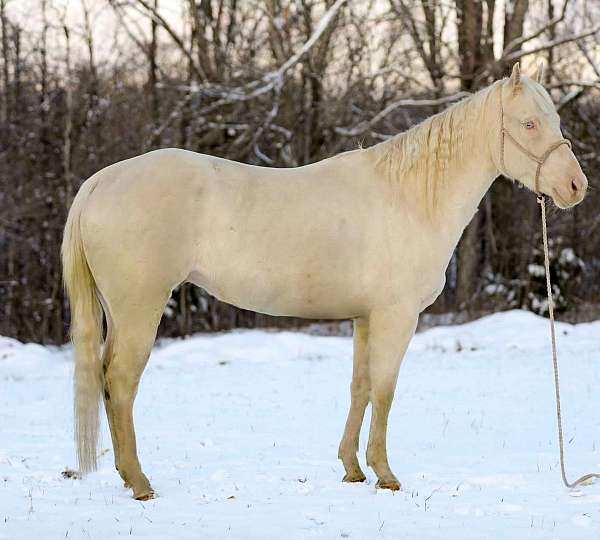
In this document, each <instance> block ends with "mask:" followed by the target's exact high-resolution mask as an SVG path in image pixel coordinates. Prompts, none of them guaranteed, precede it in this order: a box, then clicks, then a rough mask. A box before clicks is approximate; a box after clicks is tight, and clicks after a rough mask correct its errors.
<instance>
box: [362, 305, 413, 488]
mask: <svg viewBox="0 0 600 540" xmlns="http://www.w3.org/2000/svg"><path fill="white" fill-rule="evenodd" d="M417 319H418V312H417V310H410V309H407V308H405V307H399V306H390V307H386V308H380V309H376V310H374V311H373V312H372V313H371V315H370V317H369V378H370V381H371V396H370V398H371V406H372V412H371V428H370V431H369V444H368V446H367V465H369V467H371V468H372V469H373V470H374V471H375V474H376V475H377V487H379V488H384V489H392V490H398V489H400V482H398V479H397V478H396V477H395V476H394V473H392V471H391V469H390V466H389V464H388V459H387V449H386V437H387V421H388V415H389V412H390V407H391V405H392V400H393V399H394V389H395V387H396V381H397V379H398V370H399V368H400V363H401V362H402V358H403V357H404V353H405V352H406V348H407V347H408V342H409V341H410V339H411V338H412V336H413V335H414V333H415V329H416V326H417Z"/></svg>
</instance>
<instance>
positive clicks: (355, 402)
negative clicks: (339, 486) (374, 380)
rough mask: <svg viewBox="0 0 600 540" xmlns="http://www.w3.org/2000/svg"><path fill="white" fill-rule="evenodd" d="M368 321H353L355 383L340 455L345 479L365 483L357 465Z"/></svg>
mask: <svg viewBox="0 0 600 540" xmlns="http://www.w3.org/2000/svg"><path fill="white" fill-rule="evenodd" d="M368 338H369V323H368V321H367V320H366V319H356V320H355V321H354V360H353V368H352V384H351V385H350V394H351V397H350V399H351V401H350V411H349V412H348V419H347V420H346V428H345V429H344V435H343V436H342V441H341V442H340V448H339V452H338V457H339V458H340V459H341V460H342V463H343V464H344V469H345V470H346V475H345V476H344V478H343V480H344V482H362V481H363V480H364V479H365V475H364V473H363V472H362V469H361V468H360V465H359V464H358V458H357V457H356V453H357V452H358V440H359V436H360V428H361V426H362V423H363V418H364V416H365V409H366V407H367V403H368V402H369V389H370V382H369V366H368Z"/></svg>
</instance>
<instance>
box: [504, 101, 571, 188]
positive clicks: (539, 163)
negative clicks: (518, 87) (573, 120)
mask: <svg viewBox="0 0 600 540" xmlns="http://www.w3.org/2000/svg"><path fill="white" fill-rule="evenodd" d="M506 137H508V138H509V140H510V141H511V142H512V143H513V144H514V145H515V146H516V147H517V149H518V150H520V151H521V153H523V154H525V155H526V156H527V157H528V158H529V159H531V160H532V161H535V162H536V163H537V168H536V170H535V182H534V188H535V192H536V194H537V195H538V198H539V197H540V195H541V193H540V172H541V170H542V165H543V164H544V163H545V162H546V160H547V159H548V158H549V157H550V154H552V152H554V150H556V149H557V148H559V147H561V146H562V145H563V144H566V145H567V146H568V147H569V148H571V141H569V139H565V138H562V139H560V140H558V141H556V142H555V143H552V144H551V145H550V146H549V147H548V149H547V150H546V151H545V152H544V153H543V154H542V155H541V156H536V155H535V154H533V153H532V152H530V151H529V150H528V149H527V148H525V147H524V146H523V145H522V144H521V143H520V142H519V141H517V139H516V138H515V137H514V136H513V135H512V134H511V132H510V131H508V129H506V128H505V127H504V103H503V102H502V90H501V91H500V167H501V169H502V170H501V171H500V172H501V173H502V174H503V175H504V176H508V177H509V178H514V177H513V176H512V175H510V174H506V164H505V163H504V139H505V138H506Z"/></svg>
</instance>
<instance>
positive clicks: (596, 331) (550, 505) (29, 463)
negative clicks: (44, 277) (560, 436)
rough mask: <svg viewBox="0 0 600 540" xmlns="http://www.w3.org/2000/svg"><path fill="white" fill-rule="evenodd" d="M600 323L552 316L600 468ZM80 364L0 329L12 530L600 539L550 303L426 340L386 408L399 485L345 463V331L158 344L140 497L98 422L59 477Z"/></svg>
mask: <svg viewBox="0 0 600 540" xmlns="http://www.w3.org/2000/svg"><path fill="white" fill-rule="evenodd" d="M599 335H600V322H595V323H589V324H580V325H577V326H572V325H568V324H560V325H559V332H558V336H559V354H560V363H561V364H560V365H561V380H562V393H563V407H564V416H565V423H566V426H565V430H566V431H565V440H566V441H567V442H568V444H567V446H566V452H567V469H568V474H569V476H570V477H571V478H574V477H575V476H576V475H580V474H583V473H584V472H589V471H591V470H599V469H600V438H599V436H600V412H599V407H598V403H599V398H598V396H599V390H600V340H599V339H598V337H599ZM71 374H72V364H71V361H70V350H69V349H68V348H51V347H41V346H39V345H32V344H21V343H19V342H17V341H15V340H11V339H6V338H0V539H6V540H16V539H39V538H87V539H96V538H97V539H103V540H104V539H111V538H119V537H134V538H145V539H161V540H163V539H171V538H177V539H179V538H181V539H188V538H189V539H192V538H194V539H196V538H203V539H222V538H238V539H271V538H277V539H279V538H282V537H284V538H285V539H286V540H292V539H310V538H328V539H329V538H350V539H370V538H394V539H395V538H403V539H413V538H414V539H437V538H439V539H442V538H443V539H446V540H454V539H460V540H465V539H478V540H479V539H482V538H494V539H504V538H511V539H521V538H527V539H539V538H543V539H546V538H548V539H574V538H576V539H588V538H589V539H592V538H593V539H597V538H599V537H600V504H599V503H600V483H598V482H597V483H596V484H594V485H591V486H586V487H582V488H580V489H575V490H567V489H566V488H564V487H563V486H562V484H561V481H560V472H559V468H558V452H557V443H556V433H555V418H554V402H553V387H552V366H551V359H550V348H549V339H548V327H547V321H546V320H545V319H542V318H540V317H537V316H535V315H533V314H530V313H526V312H522V311H511V312H505V313H499V314H496V315H493V316H490V317H486V318H483V319H480V320H478V321H475V322H472V323H469V324H464V325H460V326H449V327H436V328H432V329H430V330H428V331H426V332H423V333H421V334H419V335H417V336H416V337H415V338H414V340H413V342H412V344H411V346H410V348H409V351H408V353H407V356H406V358H405V360H404V363H403V366H402V369H401V373H400V378H399V382H398V387H397V391H396V399H395V402H394V406H393V408H392V413H391V415H390V422H389V437H388V452H389V458H390V463H391V466H392V469H393V470H394V471H395V473H396V475H397V476H398V478H399V479H400V481H401V482H402V483H403V490H402V491H401V492H396V493H392V492H389V491H380V490H376V489H375V478H374V475H373V472H372V471H371V470H370V469H367V468H366V467H364V470H365V472H366V473H367V482H366V483H364V484H344V483H342V482H341V481H340V480H341V478H342V476H343V468H342V465H341V463H340V462H339V461H338V460H337V445H338V443H339V438H340V436H341V433H342V430H343V426H344V422H345V418H346V413H347V408H348V405H349V389H348V388H349V383H350V376H351V340H350V339H349V338H338V337H316V336H309V335H306V334H302V333H292V332H265V331H239V332H231V333H225V334H219V335H210V336H197V337H193V338H190V339H187V340H172V341H163V342H161V343H159V345H158V346H157V347H156V348H155V350H154V351H153V354H152V357H151V359H150V362H149V366H148V369H147V370H146V372H145V375H144V378H143V380H142V383H141V385H140V392H139V395H138V399H137V402H136V426H137V433H138V446H139V449H140V456H141V461H142V465H143V467H144V469H145V471H146V473H147V474H148V476H149V477H150V479H151V482H152V484H153V486H154V488H155V489H156V491H157V493H158V495H159V497H158V498H157V499H154V500H151V501H148V502H144V503H141V502H137V501H135V500H133V499H132V498H131V497H130V492H129V490H126V489H124V488H123V486H122V483H121V482H120V479H119V477H118V475H117V473H116V472H115V471H114V469H113V463H112V450H111V449H110V437H109V436H108V434H107V432H106V428H105V427H104V434H103V442H102V448H103V449H104V450H103V454H102V457H101V458H100V469H99V471H98V472H96V473H93V474H91V475H89V476H87V477H85V478H84V479H83V480H75V479H64V478H62V476H61V472H62V471H63V470H64V469H65V468H66V467H70V468H73V467H74V466H75V462H74V450H73V443H72V434H71V423H72V411H71V409H72V403H71V397H72V393H71ZM366 422H368V415H367V418H366ZM366 425H368V424H366ZM366 435H367V430H366V429H363V433H362V435H361V448H360V455H359V459H360V460H361V463H363V464H364V451H365V443H366Z"/></svg>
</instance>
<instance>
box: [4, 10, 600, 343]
mask: <svg viewBox="0 0 600 540" xmlns="http://www.w3.org/2000/svg"><path fill="white" fill-rule="evenodd" d="M0 32H1V43H0V56H1V59H0V81H1V84H0V299H1V300H0V302H1V303H0V334H1V335H6V336H13V337H16V338H18V339H21V340H29V341H31V340H32V341H37V342H51V343H63V342H65V341H66V339H67V336H68V318H69V316H68V305H67V302H66V300H65V297H64V294H63V290H62V284H61V267H60V256H59V252H60V242H61V238H62V229H63V225H64V221H65V218H66V214H67V211H68V208H69V205H70V202H71V200H72V198H73V196H74V194H75V193H76V192H77V189H78V188H79V186H80V185H81V183H82V182H83V181H84V180H85V179H86V178H87V177H89V176H90V175H91V174H93V173H94V172H95V171H97V170H99V169H101V168H102V167H104V166H106V165H109V164H111V163H113V162H115V161H118V160H122V159H125V158H129V157H132V156H134V155H136V154H140V153H142V152H145V151H148V150H151V149H155V148H161V147H169V146H176V147H180V148H187V149H190V150H194V151H198V152H205V153H210V154H213V155H216V156H223V157H226V158H229V159H233V160H238V161H244V162H248V163H254V164H259V165H264V166H276V167H293V166H297V165H303V164H306V163H310V162H314V161H317V160H320V159H323V158H325V157H328V156H331V155H333V154H336V153H338V152H341V151H343V150H347V149H352V148H356V147H357V145H359V144H361V145H364V146H368V145H370V144H373V143H375V142H378V141H380V140H383V139H385V138H387V137H389V136H391V135H394V134H396V133H398V132H399V131H402V130H405V129H407V128H409V127H410V126H412V125H414V124H415V123H417V122H418V121H419V120H421V119H422V118H424V117H426V116H429V115H431V114H433V113H435V112H437V111H440V110H442V109H443V108H444V107H446V106H447V105H448V103H450V102H452V101H455V100H457V99H459V98H460V97H461V96H464V93H465V92H471V91H474V90H477V89H478V88H480V87H482V86H485V85H487V84H489V83H490V82H491V81H492V80H494V79H496V78H498V77H502V76H505V75H507V74H508V72H509V70H510V68H511V67H512V64H513V63H514V62H515V61H517V60H521V62H522V65H523V69H524V71H525V72H527V69H528V66H529V70H533V69H534V65H536V64H537V62H538V61H540V60H544V61H545V63H546V64H547V70H546V75H545V78H546V81H545V82H546V86H547V88H548V89H549V90H550V91H551V93H552V96H553V98H554V99H555V101H556V103H557V104H558V107H559V109H560V113H561V116H562V118H563V129H564V134H565V136H566V137H568V138H570V139H571V140H572V142H573V150H574V151H575V153H576V155H577V156H578V158H579V159H580V162H581V164H582V167H583V169H584V171H585V172H586V174H587V175H588V178H589V181H590V186H591V189H590V193H589V195H588V197H587V199H586V201H585V202H584V203H583V204H582V205H581V206H578V207H576V208H575V209H573V210H571V211H568V212H559V211H558V210H555V211H553V212H551V216H550V219H551V222H550V235H551V239H552V246H551V247H552V273H553V278H554V282H555V284H556V287H557V294H558V307H559V309H560V310H561V311H562V316H563V318H567V319H571V320H583V319H588V318H594V317H595V316H596V315H597V314H598V313H599V311H600V310H599V309H598V306H599V305H600V279H599V278H600V227H599V226H598V225H599V224H600V215H599V214H598V208H599V203H600V198H599V197H600V196H599V195H598V191H597V190H595V189H594V186H596V185H598V181H599V180H600V178H599V177H600V154H599V152H598V148H599V144H600V121H599V118H600V44H599V36H600V2H598V0H571V1H569V0H566V1H564V0H554V1H552V0H348V1H344V0H337V1H334V0H265V1H259V0H202V1H199V0H181V1H174V0H69V1H67V0H62V1H59V0H0ZM473 151H478V150H477V149H476V148H474V149H473ZM174 241H176V239H174ZM541 261H542V254H541V251H540V230H539V216H538V206H537V205H536V202H535V197H534V196H533V195H532V194H531V193H529V192H527V191H526V190H524V189H521V188H519V186H518V185H516V184H513V183H511V182H509V181H507V180H500V181H498V182H496V183H495V184H494V186H493V187H492V190H491V191H490V193H488V195H486V197H485V199H484V200H483V202H482V204H481V206H480V211H479V212H478V213H477V214H476V216H475V218H474V220H473V222H472V224H471V225H470V226H469V227H468V229H467V231H466V233H465V235H464V237H463V239H462V241H461V243H460V245H459V248H458V249H457V252H456V254H455V256H454V257H453V259H452V262H451V264H450V267H449V269H448V276H447V278H448V279H447V286H446V290H445V291H444V293H443V295H442V296H441V297H440V298H439V299H438V301H437V302H436V303H435V304H434V305H433V306H432V307H431V308H430V311H431V312H434V313H448V312H454V313H460V314H462V316H463V317H464V316H474V315H476V314H480V313H482V312H485V311H489V310H497V309H505V308H514V307H523V308H526V309H531V310H533V311H536V312H538V313H544V312H545V310H546V304H545V301H544V281H543V272H542V267H541ZM231 264H232V265H235V260H232V261H231ZM272 324H277V325H286V324H295V321H290V320H286V319H278V320H275V319H271V318H269V317H266V316H262V315H257V314H254V313H250V312H246V311H242V310H238V309H236V308H233V307H231V306H227V305H224V304H221V303H219V302H217V301H216V300H214V299H213V298H212V297H210V296H208V295H207V294H206V293H205V292H203V291H201V290H200V289H197V288H194V287H192V286H190V285H184V286H182V287H180V288H179V289H177V290H176V291H174V293H173V297H172V300H171V302H170V303H169V306H168V307H167V311H166V313H165V317H164V318H163V323H162V324H161V332H162V335H185V334H188V333H191V332H197V331H207V330H218V329H227V328H232V327H239V326H246V327H251V326H265V325H272Z"/></svg>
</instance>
